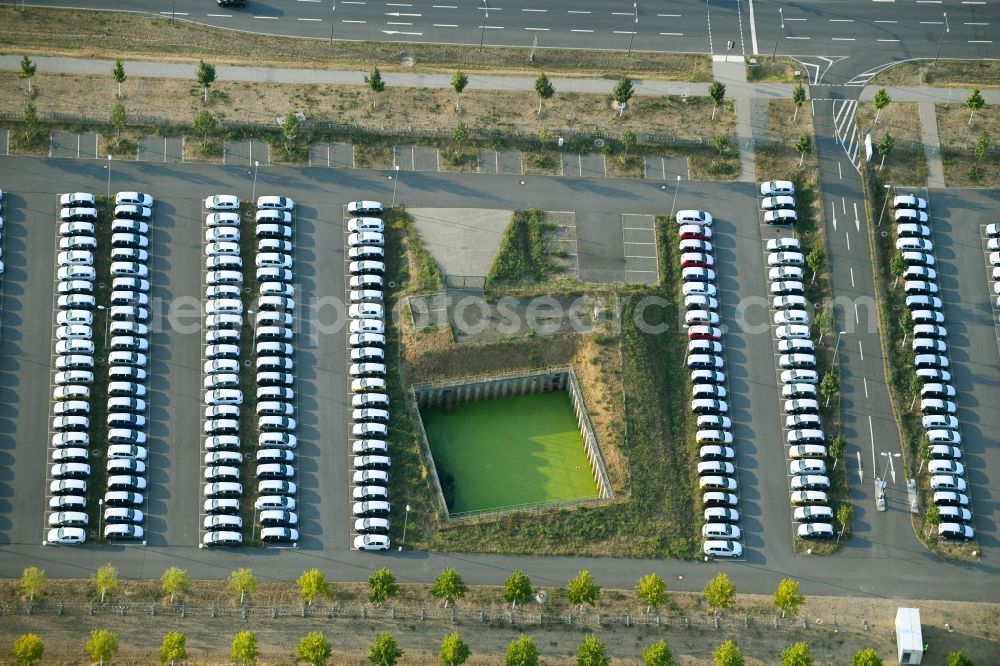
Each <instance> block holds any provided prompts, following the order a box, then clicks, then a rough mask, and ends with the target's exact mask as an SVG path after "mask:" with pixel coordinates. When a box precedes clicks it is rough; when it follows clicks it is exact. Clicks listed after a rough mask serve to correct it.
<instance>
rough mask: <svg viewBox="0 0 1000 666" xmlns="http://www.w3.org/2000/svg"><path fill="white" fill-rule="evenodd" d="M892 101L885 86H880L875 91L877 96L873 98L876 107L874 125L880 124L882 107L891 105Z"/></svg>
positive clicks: (873, 104)
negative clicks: (879, 118)
mask: <svg viewBox="0 0 1000 666" xmlns="http://www.w3.org/2000/svg"><path fill="white" fill-rule="evenodd" d="M891 101H892V98H891V97H889V93H887V92H886V91H885V88H879V89H878V90H877V91H876V92H875V98H874V99H873V100H872V106H874V107H875V122H873V123H872V126H873V127H874V126H875V125H878V117H879V114H881V113H882V109H884V108H885V107H887V106H889V102H891Z"/></svg>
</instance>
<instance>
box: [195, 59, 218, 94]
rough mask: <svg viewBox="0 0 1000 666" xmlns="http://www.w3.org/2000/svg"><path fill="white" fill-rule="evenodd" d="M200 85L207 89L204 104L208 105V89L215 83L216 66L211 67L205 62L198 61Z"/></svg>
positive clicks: (197, 76)
mask: <svg viewBox="0 0 1000 666" xmlns="http://www.w3.org/2000/svg"><path fill="white" fill-rule="evenodd" d="M196 78H197V79H198V85H199V86H201V87H203V88H204V89H205V98H204V103H205V104H208V87H209V86H210V85H212V84H213V83H215V65H210V64H208V63H207V62H205V61H204V60H199V61H198V74H197V75H196Z"/></svg>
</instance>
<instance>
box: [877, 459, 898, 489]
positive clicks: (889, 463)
mask: <svg viewBox="0 0 1000 666" xmlns="http://www.w3.org/2000/svg"><path fill="white" fill-rule="evenodd" d="M879 455H880V456H882V457H883V458H885V469H883V470H882V488H883V489H885V475H886V474H887V473H888V472H889V470H890V469H892V475H893V476H896V468H895V466H894V465H893V464H892V459H893V458H899V457H900V454H899V453H889V452H888V451H882V452H881V453H880V454H879Z"/></svg>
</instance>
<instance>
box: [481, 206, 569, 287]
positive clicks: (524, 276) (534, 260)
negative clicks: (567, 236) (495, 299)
mask: <svg viewBox="0 0 1000 666" xmlns="http://www.w3.org/2000/svg"><path fill="white" fill-rule="evenodd" d="M546 231H547V228H546V226H545V222H544V219H543V213H542V211H540V210H539V209H537V208H531V209H528V210H518V211H514V217H513V218H512V219H511V221H510V224H509V225H507V228H506V229H505V230H504V233H503V238H501V239H500V249H499V250H498V251H497V256H496V257H494V259H493V263H492V265H490V269H489V271H487V273H486V284H487V286H488V287H491V288H492V287H498V286H502V285H518V284H524V283H530V282H538V281H540V280H542V279H544V278H545V276H546V275H548V274H549V273H551V272H553V271H554V268H555V267H554V266H553V265H552V264H551V263H550V262H549V261H548V259H547V258H546V255H545V233H546Z"/></svg>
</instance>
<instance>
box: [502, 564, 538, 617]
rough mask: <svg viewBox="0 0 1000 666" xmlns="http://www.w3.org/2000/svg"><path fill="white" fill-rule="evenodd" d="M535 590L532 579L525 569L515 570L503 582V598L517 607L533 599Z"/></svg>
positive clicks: (513, 606)
mask: <svg viewBox="0 0 1000 666" xmlns="http://www.w3.org/2000/svg"><path fill="white" fill-rule="evenodd" d="M533 593H534V590H532V589H531V579H530V578H528V575H527V574H526V573H524V572H523V571H515V572H514V573H512V574H511V575H510V578H508V579H507V580H505V581H504V583H503V600H504V601H506V602H507V603H509V604H510V605H511V607H512V608H516V607H517V605H518V604H524V603H527V602H528V601H530V600H531V595H532V594H533Z"/></svg>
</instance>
